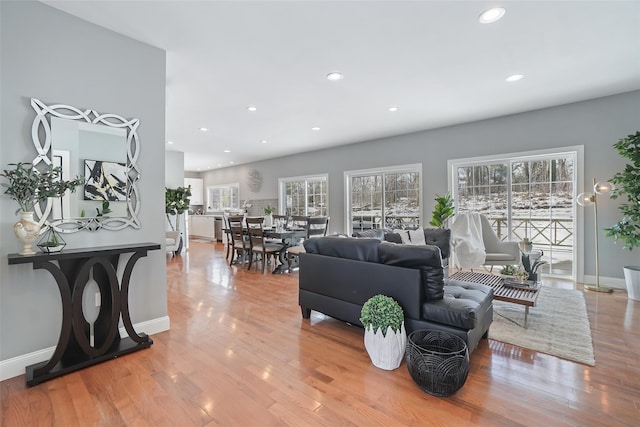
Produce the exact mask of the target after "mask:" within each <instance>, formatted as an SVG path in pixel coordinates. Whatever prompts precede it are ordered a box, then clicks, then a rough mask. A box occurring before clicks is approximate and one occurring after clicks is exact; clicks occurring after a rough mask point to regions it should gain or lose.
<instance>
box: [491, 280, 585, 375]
mask: <svg viewBox="0 0 640 427" xmlns="http://www.w3.org/2000/svg"><path fill="white" fill-rule="evenodd" d="M493 311H494V313H493V323H492V324H491V328H489V338H490V339H492V340H496V341H502V342H505V343H509V344H514V345H517V346H520V347H524V348H528V349H531V350H536V351H539V352H541V353H547V354H551V355H553V356H557V357H561V358H563V359H568V360H572V361H575V362H580V363H584V364H585V365H590V366H595V364H596V361H595V357H594V354H593V343H592V340H591V328H590V326H589V317H588V316H587V307H586V304H585V301H584V296H583V295H582V292H580V291H576V290H571V289H554V288H549V287H542V289H540V295H539V296H538V301H537V303H536V306H535V307H530V308H529V320H528V327H527V329H525V328H524V327H523V325H524V306H522V305H518V304H511V303H508V302H503V301H495V300H494V302H493Z"/></svg>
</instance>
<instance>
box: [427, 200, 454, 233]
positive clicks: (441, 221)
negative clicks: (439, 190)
mask: <svg viewBox="0 0 640 427" xmlns="http://www.w3.org/2000/svg"><path fill="white" fill-rule="evenodd" d="M435 201H436V205H435V207H434V208H433V212H432V214H431V221H430V222H429V225H432V226H434V227H438V228H445V227H446V225H447V221H448V220H449V218H451V217H452V216H453V213H454V209H453V198H452V197H451V193H447V194H445V195H444V196H439V195H437V194H436V198H435Z"/></svg>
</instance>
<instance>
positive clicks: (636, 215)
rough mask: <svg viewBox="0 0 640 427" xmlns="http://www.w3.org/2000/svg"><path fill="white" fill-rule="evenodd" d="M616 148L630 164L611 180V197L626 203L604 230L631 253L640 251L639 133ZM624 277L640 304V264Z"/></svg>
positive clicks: (628, 288) (630, 293) (626, 271)
mask: <svg viewBox="0 0 640 427" xmlns="http://www.w3.org/2000/svg"><path fill="white" fill-rule="evenodd" d="M613 146H614V147H615V149H616V150H617V151H618V154H620V155H621V156H622V157H624V158H625V159H628V160H629V161H630V163H627V164H626V165H625V167H624V169H623V170H622V171H621V172H618V173H616V174H615V175H614V176H613V177H612V178H611V179H610V181H611V182H612V183H613V184H615V186H616V187H614V188H613V189H612V190H611V198H612V199H617V198H618V197H620V198H624V199H625V203H623V204H622V205H620V206H619V208H618V209H619V210H620V213H621V214H622V218H621V219H620V220H619V221H618V222H617V223H616V224H615V225H613V226H611V227H608V228H606V229H605V230H606V232H607V236H609V237H613V238H614V239H615V240H616V241H622V242H623V243H624V246H623V248H624V249H628V250H630V251H631V250H633V249H634V248H640V131H637V132H636V133H635V134H633V135H629V136H627V137H626V138H621V139H620V140H618V142H617V143H615V144H614V145H613ZM636 259H638V258H637V257H636ZM624 278H625V282H626V285H627V295H628V296H629V298H630V299H632V300H635V301H640V264H638V265H628V266H624Z"/></svg>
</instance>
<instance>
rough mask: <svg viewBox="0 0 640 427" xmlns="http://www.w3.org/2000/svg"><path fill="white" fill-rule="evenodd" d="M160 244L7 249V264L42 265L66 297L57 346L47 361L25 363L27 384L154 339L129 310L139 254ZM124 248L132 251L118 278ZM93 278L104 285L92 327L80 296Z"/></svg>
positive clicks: (85, 365) (34, 267) (61, 373)
mask: <svg viewBox="0 0 640 427" xmlns="http://www.w3.org/2000/svg"><path fill="white" fill-rule="evenodd" d="M157 249H160V245H159V244H157V243H140V244H131V245H117V246H105V247H98V248H92V249H70V250H67V251H65V252H59V253H52V254H35V255H32V256H21V255H18V254H9V255H8V257H7V259H8V262H9V265H13V264H32V266H33V269H34V270H39V269H42V270H47V271H48V272H49V273H51V275H52V276H53V278H54V279H55V282H56V284H57V286H58V290H59V292H60V300H61V303H62V325H61V328H60V335H59V337H58V344H57V345H56V349H55V350H54V352H53V355H52V356H51V359H49V360H48V361H45V362H40V363H36V364H34V365H30V366H27V367H26V381H27V385H28V386H34V385H38V384H40V383H41V382H43V381H47V380H50V379H52V378H56V377H59V376H61V375H64V374H67V373H69V372H73V371H77V370H78V369H82V368H85V367H88V366H92V365H95V364H97V363H100V362H104V361H107V360H110V359H115V358H117V357H119V356H122V355H125V354H128V353H131V352H134V351H137V350H142V349H144V348H149V347H150V346H151V344H153V341H152V340H151V338H149V336H148V335H146V334H144V333H142V334H138V333H136V331H135V329H134V328H133V323H132V322H131V316H130V314H129V287H130V285H131V283H130V282H131V274H132V272H133V268H134V267H135V264H136V263H137V261H138V259H140V258H142V257H145V256H147V252H148V251H153V250H157ZM121 254H131V256H130V257H129V258H128V260H127V261H126V265H125V266H124V269H123V270H122V271H123V273H122V279H121V280H120V282H119V281H118V275H117V271H118V270H119V269H118V264H119V260H120V255H121ZM54 261H57V264H56V263H54ZM123 262H124V261H123ZM92 281H93V282H95V284H96V285H97V286H98V289H99V291H100V300H101V304H100V312H99V314H98V316H97V319H96V321H95V323H94V325H93V328H90V326H89V325H87V323H88V322H87V319H86V318H85V314H84V312H83V307H82V297H83V294H84V291H85V289H86V287H87V285H88V284H89V283H90V282H92ZM120 319H122V324H123V326H124V328H125V330H126V332H127V334H128V335H129V336H128V337H126V338H121V337H120V333H119V328H118V324H119V321H120ZM91 329H93V344H92V343H91V332H90V331H91Z"/></svg>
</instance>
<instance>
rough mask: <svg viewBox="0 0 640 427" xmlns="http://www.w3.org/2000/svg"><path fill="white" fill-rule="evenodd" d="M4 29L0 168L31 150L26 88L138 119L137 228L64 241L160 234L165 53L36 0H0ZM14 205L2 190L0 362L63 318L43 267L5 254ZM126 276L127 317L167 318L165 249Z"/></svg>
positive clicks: (117, 240)
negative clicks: (9, 259)
mask: <svg viewBox="0 0 640 427" xmlns="http://www.w3.org/2000/svg"><path fill="white" fill-rule="evenodd" d="M123 13H124V12H123ZM0 31H1V33H0V36H1V37H0V39H1V42H0V43H1V45H0V55H1V57H0V61H1V62H0V63H1V66H2V72H1V76H0V92H1V93H2V99H1V101H0V105H1V108H0V163H1V166H0V167H2V168H3V169H5V168H6V165H7V163H12V162H29V161H31V160H33V158H34V157H35V155H36V150H35V148H34V146H33V144H32V142H31V124H32V121H33V118H34V115H35V113H34V111H33V110H32V108H31V106H30V102H29V100H30V98H31V97H34V98H38V99H40V100H42V101H43V102H44V103H46V104H54V103H60V104H68V105H73V106H76V107H80V108H91V109H94V110H96V111H98V112H101V113H115V114H119V115H121V116H123V117H125V118H138V119H139V120H140V128H139V130H138V136H139V140H140V147H141V148H140V158H139V161H138V165H139V167H140V170H141V179H140V181H139V191H140V200H141V209H140V219H141V228H140V229H139V230H134V229H132V228H127V229H125V230H122V231H106V230H101V231H98V232H88V231H83V232H80V233H75V234H70V235H65V240H66V241H67V243H68V247H71V248H82V247H94V246H106V245H115V244H126V243H143V242H155V243H161V242H162V243H164V221H165V216H164V168H162V167H160V168H158V165H163V164H164V156H165V153H164V139H165V137H164V129H165V52H164V51H162V50H160V49H157V48H154V47H151V46H149V45H146V44H143V43H140V42H137V41H134V40H132V39H129V38H127V37H124V36H122V35H119V34H116V33H113V32H111V31H108V30H106V29H104V28H101V27H98V26H95V25H93V24H90V23H88V22H86V21H82V20H80V19H78V18H75V17H73V16H71V15H67V14H65V13H63V12H60V11H58V10H56V9H53V8H51V7H49V6H46V5H44V4H42V3H39V2H33V1H23V2H5V1H3V2H0ZM2 180H4V179H2ZM17 208H18V206H17V204H16V203H15V202H14V201H12V200H10V199H9V198H8V197H6V196H2V197H0V265H2V268H1V270H0V362H2V361H6V360H7V359H10V358H15V357H18V356H20V355H24V354H27V353H31V352H35V351H39V350H42V349H46V348H49V347H51V346H54V345H55V344H56V342H57V340H58V336H59V334H60V325H61V317H62V316H61V307H60V296H59V294H58V289H57V286H56V283H55V281H54V280H53V278H52V277H51V275H50V274H49V273H47V272H45V271H43V270H37V271H34V270H32V268H31V266H30V265H12V266H8V265H7V254H9V253H15V252H18V249H19V247H20V246H19V245H18V242H17V240H16V239H15V237H14V236H13V232H12V226H13V223H15V221H16V216H15V213H14V212H15V211H16V209H17ZM131 283H132V287H131V290H130V301H129V302H130V311H131V317H132V321H133V323H134V324H136V323H140V322H149V321H153V320H154V319H162V318H166V316H167V298H166V268H165V254H164V253H163V252H162V251H161V250H157V251H151V252H149V254H148V256H147V257H145V258H142V259H140V260H139V261H138V263H137V267H136V269H134V272H133V276H132V282H131ZM167 321H168V319H167ZM1 374H4V373H1Z"/></svg>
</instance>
